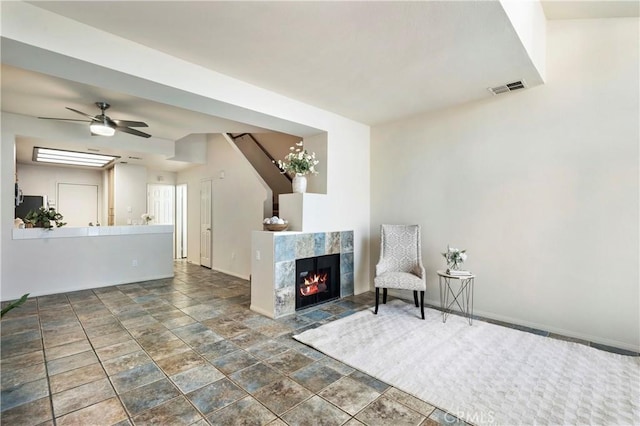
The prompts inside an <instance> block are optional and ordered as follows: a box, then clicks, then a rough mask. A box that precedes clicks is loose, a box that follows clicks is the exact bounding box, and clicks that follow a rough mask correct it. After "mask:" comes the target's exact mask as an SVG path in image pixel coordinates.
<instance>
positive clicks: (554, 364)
mask: <svg viewBox="0 0 640 426" xmlns="http://www.w3.org/2000/svg"><path fill="white" fill-rule="evenodd" d="M294 338H295V339H296V340H298V341H300V342H302V343H305V344H307V345H309V346H311V347H313V348H316V349H318V350H319V351H321V352H323V353H325V354H327V355H329V356H331V357H333V358H335V359H337V360H339V361H341V362H343V363H345V364H347V365H349V366H351V367H353V368H356V369H358V370H361V371H363V372H365V373H367V374H369V375H371V376H373V377H375V378H377V379H379V380H382V381H384V382H386V383H388V384H390V385H392V386H394V387H396V388H398V389H400V390H402V391H404V392H407V393H409V394H412V395H414V396H416V397H418V398H420V399H422V400H424V401H426V402H428V403H430V404H432V405H435V406H437V407H439V408H442V409H444V410H446V411H448V412H449V413H451V414H453V415H455V416H457V417H460V418H462V419H464V420H465V421H467V422H470V423H473V424H478V425H616V426H617V425H640V359H639V358H638V357H629V356H623V355H618V354H613V353H609V352H605V351H601V350H598V349H595V348H590V347H588V346H584V345H581V344H578V343H572V342H566V341H561V340H557V339H552V338H548V337H542V336H538V335H535V334H531V333H526V332H522V331H518V330H515V329H510V328H506V327H502V326H498V325H495V324H490V323H487V322H482V321H478V320H474V321H473V325H472V326H469V323H468V322H467V320H466V319H465V318H463V317H460V316H457V315H449V316H448V318H447V322H446V323H443V322H442V313H441V312H440V311H437V310H434V309H425V320H424V321H422V320H420V319H419V309H418V308H416V307H415V306H413V305H411V304H408V303H405V302H403V301H400V300H392V301H390V302H389V303H387V304H386V305H380V308H379V310H378V315H374V314H373V310H372V309H367V310H365V311H361V312H357V313H355V314H353V315H350V316H348V317H345V318H342V319H339V320H336V321H333V322H331V323H328V324H325V325H323V326H321V327H318V328H315V329H311V330H307V331H305V332H303V333H301V334H298V335H296V336H294Z"/></svg>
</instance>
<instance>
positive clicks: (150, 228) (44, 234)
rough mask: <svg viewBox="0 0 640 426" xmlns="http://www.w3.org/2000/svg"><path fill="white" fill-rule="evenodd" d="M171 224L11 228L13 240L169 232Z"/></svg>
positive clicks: (171, 230)
mask: <svg viewBox="0 0 640 426" xmlns="http://www.w3.org/2000/svg"><path fill="white" fill-rule="evenodd" d="M170 233H173V225H130V226H84V227H66V226H63V227H62V228H54V229H52V230H47V229H44V228H26V229H16V228H14V229H13V239H14V240H33V239H42V238H78V237H109V236H114V235H144V234H170Z"/></svg>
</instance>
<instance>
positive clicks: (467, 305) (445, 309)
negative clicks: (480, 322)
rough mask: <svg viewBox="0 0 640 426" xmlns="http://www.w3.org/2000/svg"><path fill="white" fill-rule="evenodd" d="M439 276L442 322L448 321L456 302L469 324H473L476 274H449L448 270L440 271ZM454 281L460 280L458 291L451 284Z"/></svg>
mask: <svg viewBox="0 0 640 426" xmlns="http://www.w3.org/2000/svg"><path fill="white" fill-rule="evenodd" d="M438 278H439V284H440V308H441V309H442V322H443V323H444V322H447V317H448V316H449V314H450V313H451V312H453V310H452V309H451V308H452V307H453V306H454V304H456V305H458V308H459V309H460V312H461V313H462V314H463V315H464V316H465V317H467V320H468V321H469V325H473V287H474V281H475V275H469V276H452V275H449V274H447V273H446V271H438ZM452 281H459V283H460V286H459V287H458V289H457V291H454V288H453V287H452V286H451V282H452ZM451 298H452V299H451ZM450 299H451V300H450Z"/></svg>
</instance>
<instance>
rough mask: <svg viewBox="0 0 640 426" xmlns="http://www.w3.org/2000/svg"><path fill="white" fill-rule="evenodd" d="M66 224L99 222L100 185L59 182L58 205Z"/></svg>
mask: <svg viewBox="0 0 640 426" xmlns="http://www.w3.org/2000/svg"><path fill="white" fill-rule="evenodd" d="M56 210H57V211H58V212H59V213H60V214H62V216H63V218H62V221H63V222H65V223H66V224H67V225H66V226H89V223H93V224H94V225H96V224H97V223H98V185H80V184H75V183H59V184H58V205H57V207H56Z"/></svg>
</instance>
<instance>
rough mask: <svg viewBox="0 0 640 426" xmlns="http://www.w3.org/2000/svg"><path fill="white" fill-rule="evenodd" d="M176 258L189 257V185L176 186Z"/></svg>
mask: <svg viewBox="0 0 640 426" xmlns="http://www.w3.org/2000/svg"><path fill="white" fill-rule="evenodd" d="M175 251H176V258H178V259H185V258H186V257H187V184H186V183H183V184H180V185H177V186H176V250H175Z"/></svg>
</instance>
